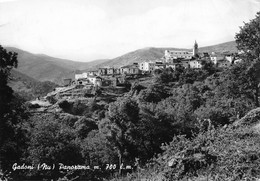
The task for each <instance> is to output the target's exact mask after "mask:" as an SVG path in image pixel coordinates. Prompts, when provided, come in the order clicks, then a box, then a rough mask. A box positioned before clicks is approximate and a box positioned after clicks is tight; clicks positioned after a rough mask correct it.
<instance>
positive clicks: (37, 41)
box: [0, 0, 260, 61]
mask: <svg viewBox="0 0 260 181" xmlns="http://www.w3.org/2000/svg"><path fill="white" fill-rule="evenodd" d="M259 7H260V0H0V44H1V45H4V46H14V47H17V48H21V49H24V50H27V51H30V52H33V53H43V54H47V55H50V56H54V57H59V58H66V59H71V60H75V61H90V60H95V59H101V58H114V57H117V56H120V55H122V54H124V53H127V52H129V51H134V50H136V49H139V48H144V47H176V48H192V46H193V44H194V41H195V39H196V40H197V42H198V44H199V46H207V45H214V44H218V43H222V42H226V41H232V40H234V36H235V34H236V33H237V32H239V26H242V25H243V22H248V21H249V20H250V19H253V18H254V17H255V15H256V12H257V11H260V8H259Z"/></svg>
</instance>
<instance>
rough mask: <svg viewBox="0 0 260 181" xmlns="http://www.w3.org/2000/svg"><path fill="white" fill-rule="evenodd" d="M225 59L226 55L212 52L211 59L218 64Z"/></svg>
mask: <svg viewBox="0 0 260 181" xmlns="http://www.w3.org/2000/svg"><path fill="white" fill-rule="evenodd" d="M223 59H224V55H222V54H220V53H215V52H212V53H211V55H210V60H211V61H212V62H213V63H214V64H215V65H216V64H217V63H218V62H219V61H220V60H223Z"/></svg>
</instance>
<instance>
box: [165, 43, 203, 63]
mask: <svg viewBox="0 0 260 181" xmlns="http://www.w3.org/2000/svg"><path fill="white" fill-rule="evenodd" d="M197 56H198V43H197V42H196V41H195V43H194V46H193V50H192V52H189V51H179V50H165V53H164V57H165V61H166V63H174V62H175V61H176V60H182V59H185V60H191V59H193V58H195V57H197Z"/></svg>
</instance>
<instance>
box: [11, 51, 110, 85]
mask: <svg viewBox="0 0 260 181" xmlns="http://www.w3.org/2000/svg"><path fill="white" fill-rule="evenodd" d="M6 49H7V50H8V51H13V52H16V53H18V69H17V71H19V72H21V73H23V74H25V75H27V76H29V77H33V78H34V79H35V80H37V81H52V82H55V83H58V84H62V80H63V79H64V78H73V77H74V74H75V71H76V70H84V69H89V68H91V67H92V66H93V65H96V64H100V63H102V62H103V61H106V60H97V61H92V62H75V61H71V60H65V59H59V58H54V57H50V56H47V55H43V54H32V53H30V52H27V51H24V50H21V49H18V48H13V47H6Z"/></svg>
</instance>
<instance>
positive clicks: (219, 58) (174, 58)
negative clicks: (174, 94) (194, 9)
mask: <svg viewBox="0 0 260 181" xmlns="http://www.w3.org/2000/svg"><path fill="white" fill-rule="evenodd" d="M239 61H240V60H239V59H238V58H237V53H231V52H228V51H227V52H222V53H219V52H211V53H208V52H199V48H198V43H197V42H196V41H195V43H194V46H193V50H192V51H180V50H165V52H164V56H163V57H162V58H161V59H158V60H154V61H151V60H146V61H143V62H140V63H133V64H131V65H125V66H121V67H119V68H116V67H102V68H98V70H92V71H86V72H82V73H76V74H75V78H74V79H71V78H67V79H64V80H63V83H64V84H63V85H64V86H65V87H68V86H76V85H77V86H81V87H84V88H87V89H92V88H93V87H95V88H97V87H106V86H110V87H111V86H112V87H118V86H124V85H125V83H126V78H129V77H130V78H133V79H134V78H138V77H142V76H145V75H151V74H152V73H153V72H154V71H155V70H157V69H161V70H162V69H166V68H172V69H173V70H175V69H176V67H178V66H182V67H184V68H192V69H200V68H202V66H203V62H212V63H213V64H214V66H216V67H220V68H224V67H228V66H230V65H231V64H236V63H238V62H239ZM57 90H60V91H64V90H67V89H66V88H60V89H57Z"/></svg>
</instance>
